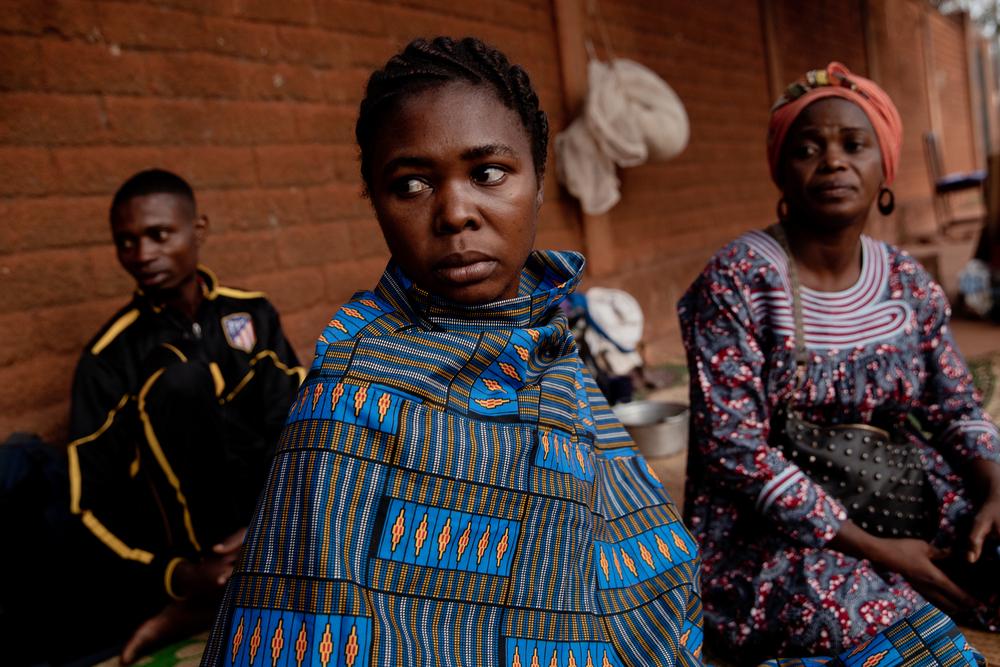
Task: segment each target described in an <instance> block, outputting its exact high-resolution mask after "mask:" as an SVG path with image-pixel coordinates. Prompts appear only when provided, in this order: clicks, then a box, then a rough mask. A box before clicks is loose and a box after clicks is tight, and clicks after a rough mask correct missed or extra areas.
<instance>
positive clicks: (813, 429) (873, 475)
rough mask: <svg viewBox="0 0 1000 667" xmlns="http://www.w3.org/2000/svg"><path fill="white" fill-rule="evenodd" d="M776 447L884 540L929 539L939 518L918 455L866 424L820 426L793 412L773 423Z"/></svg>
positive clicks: (910, 447)
mask: <svg viewBox="0 0 1000 667" xmlns="http://www.w3.org/2000/svg"><path fill="white" fill-rule="evenodd" d="M771 427H772V435H771V440H772V443H773V444H778V445H780V447H781V449H782V451H783V452H784V453H785V456H787V457H788V458H790V459H791V460H792V461H793V462H794V463H795V464H796V465H798V466H799V468H801V469H802V471H803V472H805V473H806V474H807V475H809V477H810V478H811V479H812V480H813V481H814V482H816V483H817V484H819V485H820V486H822V487H823V489H824V490H825V491H826V492H827V493H829V494H830V495H832V496H833V497H834V498H836V499H837V500H839V501H840V502H841V503H842V504H843V505H844V507H845V508H846V509H847V514H848V516H850V517H851V520H852V521H854V523H856V524H858V525H859V526H861V528H862V529H864V530H866V531H868V532H869V533H871V534H873V535H878V536H880V537H920V538H928V537H931V536H932V535H933V533H934V528H935V518H934V514H933V512H932V511H931V510H932V509H933V504H932V503H931V502H929V496H928V492H929V489H928V488H926V487H927V484H926V476H925V473H924V467H923V463H922V462H921V460H920V453H919V452H918V450H917V448H916V447H914V446H913V445H912V444H911V443H906V442H893V440H892V438H890V437H889V434H888V433H887V432H886V431H883V430H882V429H880V428H876V427H874V426H869V425H867V424H838V425H836V426H820V425H818V424H813V423H811V422H808V421H806V420H805V419H803V418H802V417H801V416H800V415H798V414H797V413H796V412H794V411H782V413H781V414H780V415H779V416H778V417H777V418H776V419H773V420H772V422H771Z"/></svg>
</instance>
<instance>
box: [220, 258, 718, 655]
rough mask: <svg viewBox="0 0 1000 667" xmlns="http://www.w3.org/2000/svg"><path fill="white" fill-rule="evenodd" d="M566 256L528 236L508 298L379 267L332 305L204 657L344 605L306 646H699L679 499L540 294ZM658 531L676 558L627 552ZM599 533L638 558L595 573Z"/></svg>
mask: <svg viewBox="0 0 1000 667" xmlns="http://www.w3.org/2000/svg"><path fill="white" fill-rule="evenodd" d="M581 268H582V258H580V257H579V256H577V255H574V254H562V253H535V254H534V255H532V258H531V259H530V260H529V263H528V266H526V268H525V271H524V272H523V274H522V280H521V296H519V297H518V298H516V299H512V300H509V301H506V302H501V303H499V304H487V305H485V306H476V307H472V308H464V307H461V306H455V305H453V304H447V303H442V302H440V301H439V300H437V299H435V298H434V297H433V296H431V295H428V294H426V293H422V292H420V290H419V288H417V287H415V286H414V285H413V284H412V283H410V282H409V281H408V279H407V278H406V276H405V275H404V274H402V272H400V271H399V270H398V268H397V267H395V266H392V265H390V267H389V268H388V269H387V270H386V272H385V274H384V275H383V279H382V281H381V282H380V283H379V285H378V287H376V289H375V290H374V291H373V292H366V293H362V294H359V295H356V296H355V298H354V300H353V301H352V302H351V303H349V304H347V305H346V306H344V307H341V308H340V309H338V311H337V312H336V313H335V314H334V316H333V317H332V318H331V320H330V323H329V325H328V326H327V327H326V330H325V331H324V332H323V334H322V336H321V337H320V338H319V340H318V342H317V345H316V355H315V357H314V360H313V363H312V367H311V370H310V372H309V375H308V377H307V378H306V381H305V382H304V383H303V385H302V387H301V388H300V391H299V396H298V398H297V400H296V402H295V404H294V405H293V406H292V409H291V410H290V412H289V416H288V422H287V424H286V427H285V430H284V432H283V434H282V437H281V439H280V441H279V443H278V447H277V452H276V455H275V459H274V463H273V465H272V470H271V474H270V478H269V481H268V484H267V486H266V487H265V490H264V492H263V494H262V496H261V499H260V505H259V510H258V512H257V514H256V515H255V517H254V519H253V521H251V524H250V526H249V529H248V533H247V538H246V541H245V544H244V549H243V552H242V555H241V559H240V562H239V564H238V566H237V568H236V571H235V572H234V574H233V577H232V579H231V580H230V583H229V585H228V587H227V592H226V598H225V601H224V603H223V606H222V610H221V612H220V616H219V620H218V622H217V623H216V626H215V630H214V632H213V635H212V640H211V641H210V643H209V646H208V647H207V650H206V653H205V664H208V665H217V664H230V663H231V662H232V659H233V658H232V657H231V656H232V655H235V656H236V660H237V661H239V660H241V659H244V660H246V664H249V652H248V649H247V648H246V647H247V646H248V644H247V643H246V642H247V641H249V639H248V637H252V636H253V633H254V630H255V628H256V623H257V619H258V618H259V619H261V620H260V627H261V630H260V632H259V633H258V639H257V640H256V641H258V642H259V644H257V646H258V648H257V649H256V650H257V651H258V653H256V654H255V657H254V664H257V661H262V662H267V661H268V659H270V658H272V657H273V656H271V654H270V653H267V652H265V649H267V648H268V647H270V646H271V644H269V643H268V642H270V641H272V640H274V641H275V642H276V643H275V646H278V645H281V644H282V642H284V645H285V646H286V647H287V646H290V645H292V644H291V643H289V642H292V643H294V642H293V640H292V639H290V637H291V636H292V634H293V633H295V634H296V637H295V638H296V640H297V638H298V634H300V633H301V628H302V627H305V629H306V630H305V635H304V637H305V640H304V641H305V642H316V641H319V642H321V644H322V636H323V630H325V623H326V621H325V620H324V621H322V623H321V622H320V621H317V620H315V619H318V618H322V619H326V618H327V617H329V618H342V619H350V620H343V621H342V622H341V624H340V625H337V624H336V623H334V622H331V623H330V628H331V630H330V641H329V642H327V643H326V644H322V646H325V647H326V648H324V649H323V650H324V651H329V653H328V654H327V658H323V659H324V660H329V662H330V663H334V664H346V663H336V662H335V661H336V660H339V659H341V658H340V657H339V656H340V655H341V653H343V651H342V648H341V647H346V646H356V647H357V653H352V655H353V658H351V659H353V660H354V661H355V663H354V664H361V663H360V662H359V661H362V660H368V661H370V662H371V663H372V664H374V663H378V664H385V665H390V664H391V665H414V664H476V665H482V666H483V667H490V666H496V667H500V666H501V665H510V664H518V663H519V664H522V665H524V667H529V666H530V665H532V664H533V663H532V658H533V657H534V656H537V658H536V660H537V661H540V664H546V665H548V664H555V665H565V666H566V667H569V665H572V664H576V665H579V666H580V667H584V665H586V664H588V662H587V660H588V654H589V657H590V659H591V660H592V663H591V664H594V665H603V664H608V665H643V664H696V660H695V659H694V658H692V657H691V656H692V655H694V654H692V653H691V652H690V651H689V650H688V649H687V648H685V647H686V646H688V643H690V645H691V646H692V647H695V646H696V645H697V646H700V636H701V635H700V622H701V620H700V619H701V604H700V600H699V599H698V586H697V573H698V568H697V564H696V558H697V556H696V554H697V552H696V550H695V548H694V543H693V541H691V539H690V537H687V539H686V540H685V539H684V538H682V537H680V536H678V537H677V538H676V540H675V538H674V533H677V532H685V531H684V529H683V526H681V525H680V524H679V523H678V514H677V510H676V508H675V507H673V505H672V504H671V503H670V499H669V497H668V496H667V494H666V492H665V491H664V489H663V487H662V484H660V483H659V482H658V481H657V480H656V479H655V477H654V476H652V475H651V473H650V472H649V468H648V465H647V464H646V462H645V461H644V460H642V458H641V457H640V456H639V455H638V453H637V451H636V449H635V448H634V446H633V445H632V442H631V440H630V439H629V438H628V434H627V432H626V431H625V430H624V429H623V428H622V426H621V424H620V423H619V422H618V421H617V420H616V419H615V418H614V415H613V413H612V412H611V410H610V408H609V407H608V406H607V403H606V402H605V401H604V398H603V396H602V395H601V394H600V391H599V390H598V388H597V386H596V384H595V383H594V382H593V380H592V379H591V378H590V377H589V376H588V375H587V374H586V372H585V371H584V369H583V365H582V362H581V361H580V358H579V355H578V354H577V351H576V344H575V341H574V339H573V336H572V334H571V333H570V330H569V327H568V325H567V322H566V318H565V316H564V315H563V314H562V313H561V311H560V310H559V308H558V304H559V302H560V301H561V300H562V299H563V298H564V297H565V296H566V294H567V293H568V292H569V291H571V290H572V289H573V288H574V287H575V285H576V283H577V282H578V281H579V277H580V270H581ZM658 529H662V530H659V532H657V531H658ZM664 531H665V532H664ZM685 534H686V532H685ZM658 536H659V537H660V540H661V541H665V540H669V545H668V546H665V547H664V548H663V550H664V551H666V553H667V554H668V555H669V557H670V558H671V559H673V561H674V562H673V566H672V567H671V561H670V560H668V558H667V557H665V556H663V555H662V552H661V551H655V552H653V553H652V554H646V556H644V550H645V549H647V548H648V549H657V537H658ZM595 541H600V542H601V543H602V544H604V545H607V546H606V548H608V549H614V550H615V554H616V555H617V557H618V558H619V559H620V560H624V561H625V563H624V564H622V563H620V566H621V567H623V568H625V569H627V568H628V567H629V565H628V563H629V562H632V563H633V565H634V566H635V567H636V568H637V572H638V574H637V575H635V576H633V575H631V574H623V575H622V576H621V577H620V578H618V579H615V581H614V585H615V588H609V589H602V588H599V587H598V584H597V580H598V575H597V567H598V565H597V564H596V563H595V557H596V556H595V554H596V551H595ZM678 544H680V545H682V546H683V547H684V548H685V549H687V554H686V555H685V554H684V550H683V549H682V548H681V547H680V546H678ZM650 545H651V546H650ZM630 559H631V560H630ZM647 559H648V560H651V561H652V562H653V564H654V567H655V572H652V573H651V574H652V576H650V573H648V572H647V571H648V570H649V567H650V566H649V565H648V564H647ZM639 568H642V569H639ZM623 571H624V570H623ZM616 576H617V575H616ZM625 577H631V579H628V580H626V579H625ZM241 619H243V620H242V624H243V625H242V628H243V629H242V634H238V633H240V632H241V631H240V627H241V625H240V623H241ZM310 619H313V620H310ZM279 621H280V625H279ZM366 623H367V624H366ZM310 624H311V625H310ZM320 625H322V626H323V627H322V628H320V629H319V630H317V628H319V626H320ZM348 626H350V627H348ZM279 627H280V632H278V630H277V629H278V628H279ZM338 628H339V634H338ZM353 628H357V629H356V640H354V643H350V644H347V643H345V642H348V641H349V638H350V637H351V634H350V633H351V632H352V629H353ZM636 628H638V630H636ZM317 632H319V633H320V634H319V638H318V639H317V638H316V637H317V635H316V633H317ZM276 633H277V635H276ZM345 633H347V634H345ZM275 636H277V637H278V639H277V640H275V639H274V637H275ZM234 642H235V644H240V643H241V642H242V645H243V648H242V649H240V650H238V651H236V652H235V653H233V652H232V647H233V646H234V645H235V644H234ZM366 647H368V648H367V649H366ZM282 650H287V648H284V649H282ZM301 650H303V651H306V652H307V653H308V656H320V658H322V655H321V654H319V653H317V652H316V651H318V650H319V649H318V648H316V649H314V647H313V645H312V644H310V645H309V646H308V647H306V648H304V649H301ZM692 650H693V649H692ZM241 651H243V652H241ZM338 651H340V653H338ZM352 651H353V649H352ZM227 653H228V654H231V656H230V657H228V658H227ZM276 655H277V656H278V657H277V660H278V661H279V662H280V661H281V660H283V659H285V656H287V655H293V656H294V655H295V654H294V653H291V654H289V653H279V654H276ZM303 655H306V654H303ZM343 655H344V656H345V658H344V659H345V660H346V659H347V658H346V656H347V654H346V653H343ZM671 656H673V657H671ZM685 656H687V657H685ZM675 658H676V659H675ZM292 659H293V660H294V657H293V658H292ZM553 660H554V661H555V662H553ZM313 662H315V663H316V664H322V660H319V658H317V659H316V660H314V661H313Z"/></svg>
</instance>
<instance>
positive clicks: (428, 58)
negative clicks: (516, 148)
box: [354, 37, 549, 185]
mask: <svg viewBox="0 0 1000 667" xmlns="http://www.w3.org/2000/svg"><path fill="white" fill-rule="evenodd" d="M453 81H464V82H468V83H471V84H473V85H480V84H482V85H488V86H491V87H492V89H493V91H494V92H495V93H496V95H497V98H498V99H499V100H500V101H501V102H502V103H503V104H504V106H506V107H507V108H508V109H511V110H512V111H514V112H516V113H517V114H518V116H519V117H520V119H521V123H522V124H523V125H524V129H525V130H526V131H527V133H528V137H529V138H530V140H531V157H532V161H533V162H534V165H535V175H536V177H537V178H538V181H539V183H540V182H541V180H542V176H543V174H544V173H545V158H546V151H547V149H548V144H549V121H548V118H547V117H546V116H545V112H544V111H542V110H541V109H540V108H539V106H538V95H537V94H536V93H535V89H534V88H532V87H531V81H530V80H529V79H528V73H527V72H525V71H524V69H522V68H521V67H520V66H518V65H511V64H510V61H508V60H507V56H505V55H504V54H503V53H501V52H500V51H499V50H497V49H495V48H493V47H492V46H489V45H487V44H485V43H484V42H482V41H480V40H478V39H476V38H474V37H466V38H464V39H462V40H460V41H457V42H456V41H455V40H453V39H451V38H449V37H436V38H434V39H433V40H431V41H427V40H426V39H415V40H413V41H412V42H410V43H409V44H408V45H407V46H406V48H405V49H403V51H402V52H400V53H398V54H396V55H394V56H393V57H392V58H390V59H389V61H388V62H387V63H386V64H385V67H383V68H382V69H380V70H377V71H375V72H374V73H373V74H372V75H371V77H370V78H369V79H368V85H367V87H366V89H365V98H364V100H362V102H361V109H360V111H359V113H358V122H357V125H356V126H355V129H354V134H355V137H356V138H357V141H358V147H359V148H360V150H361V177H362V178H363V179H364V182H365V184H366V185H370V182H371V181H370V178H371V162H370V160H371V154H372V151H373V150H374V142H375V138H376V137H377V136H378V130H379V123H380V121H381V120H382V117H383V116H384V114H385V113H387V112H388V111H391V110H393V109H395V108H396V107H397V105H398V104H399V100H400V99H402V98H404V97H406V96H407V95H412V94H414V93H419V92H423V91H425V90H427V89H429V88H433V87H435V86H440V85H443V84H446V83H449V82H453Z"/></svg>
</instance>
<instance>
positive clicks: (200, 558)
mask: <svg viewBox="0 0 1000 667" xmlns="http://www.w3.org/2000/svg"><path fill="white" fill-rule="evenodd" d="M110 217H111V229H112V235H113V238H114V243H115V247H116V248H117V253H118V260H119V262H120V263H121V265H122V267H123V268H124V269H125V270H126V271H127V272H128V273H129V274H130V275H131V276H132V277H133V278H134V279H135V281H136V283H137V289H136V292H135V296H134V297H133V298H132V301H131V302H130V303H129V304H128V305H126V306H125V307H124V308H122V309H121V310H120V311H119V312H118V313H116V314H115V315H114V316H113V317H112V318H111V319H110V320H109V321H108V323H107V324H106V325H105V326H104V327H102V329H101V330H100V331H99V332H98V333H97V335H96V336H95V337H94V338H93V340H92V341H91V342H90V343H89V344H88V346H87V349H86V350H85V351H84V352H83V355H82V357H81V359H80V362H79V365H78V366H77V370H76V376H75V379H74V383H73V399H72V409H71V410H72V411H71V419H70V432H71V434H70V437H71V439H72V441H71V442H70V445H69V450H68V453H69V480H70V509H71V511H72V513H73V514H74V515H78V516H79V517H80V518H81V520H82V523H83V525H84V526H85V527H86V528H87V530H88V531H89V534H91V535H92V536H93V538H94V539H96V541H97V543H100V544H101V545H102V548H101V550H102V551H103V553H104V556H106V557H107V560H106V561H105V564H106V568H105V572H106V573H107V576H106V577H103V579H104V580H105V581H104V582H102V586H103V587H104V590H106V591H107V594H108V595H107V597H106V599H105V600H104V603H105V606H115V607H116V612H117V615H118V616H119V617H120V618H121V619H122V624H123V627H127V626H128V624H130V623H131V625H132V628H133V629H134V627H135V626H136V625H138V626H139V627H138V629H136V630H135V632H134V634H133V635H132V637H131V639H129V640H128V641H127V642H126V643H125V647H124V649H123V652H122V658H123V659H124V660H125V661H126V662H130V661H131V660H133V659H134V658H135V657H137V656H138V655H139V653H140V652H141V651H142V650H143V649H144V648H146V647H148V646H149V645H151V644H153V643H156V642H157V641H160V640H162V639H165V638H168V637H169V636H170V635H171V634H176V633H177V632H179V631H183V630H188V629H190V628H191V627H192V626H196V625H197V624H198V622H200V620H201V618H203V617H205V618H209V617H210V616H211V611H212V608H213V607H214V604H215V602H216V601H217V599H218V595H219V594H220V593H221V590H222V586H223V584H224V583H225V581H226V579H227V578H228V576H229V574H230V572H231V571H232V566H233V562H234V560H235V558H236V556H237V554H238V551H239V546H240V544H241V542H242V535H243V532H244V531H245V528H246V525H247V523H248V521H249V519H250V516H251V514H252V511H253V507H254V504H255V502H256V498H257V496H258V495H259V493H260V491H261V489H262V487H263V483H264V480H265V477H266V474H267V470H268V466H269V463H270V459H271V455H272V453H273V451H274V447H275V444H276V441H277V438H278V436H279V434H280V431H281V427H282V425H283V423H284V419H285V416H286V414H287V412H288V407H289V405H290V403H291V401H292V400H293V398H294V395H295V391H296V388H297V387H298V384H299V382H300V381H301V379H302V377H303V375H304V371H303V369H302V368H301V367H300V366H299V365H298V360H297V359H296V357H295V353H294V352H293V351H292V348H291V346H290V345H289V344H288V341H287V340H286V338H285V336H284V333H283V332H282V330H281V325H280V323H279V320H278V314H277V312H276V311H275V310H274V307H273V306H271V304H270V303H269V302H268V301H267V299H266V298H265V297H264V295H263V294H261V293H259V292H246V291H242V290H237V289H232V288H228V287H223V286H221V285H219V283H218V281H217V279H216V278H215V276H214V275H213V274H212V273H211V271H209V270H208V269H207V268H205V267H202V266H200V265H199V264H198V252H199V249H200V247H201V245H202V244H203V243H204V241H205V236H206V234H207V232H208V219H207V218H206V217H205V216H203V215H199V213H198V211H197V207H196V203H195V197H194V193H193V192H192V190H191V188H190V186H189V185H188V184H187V183H186V182H185V181H184V180H183V179H181V178H180V177H178V176H176V175H174V174H172V173H170V172H166V171H162V170H156V169H154V170H149V171H144V172H141V173H139V174H136V175H135V176H133V177H132V178H130V179H129V180H128V181H126V182H125V184H124V185H122V186H121V188H120V189H119V191H118V193H117V194H116V195H115V198H114V201H113V202H112V205H111V216H110ZM141 619H147V620H145V622H142V623H140V621H141Z"/></svg>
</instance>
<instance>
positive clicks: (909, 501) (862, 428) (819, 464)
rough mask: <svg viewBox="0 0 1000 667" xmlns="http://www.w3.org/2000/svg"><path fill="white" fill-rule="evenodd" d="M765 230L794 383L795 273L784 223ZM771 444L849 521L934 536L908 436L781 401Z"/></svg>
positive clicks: (893, 532) (798, 360)
mask: <svg viewBox="0 0 1000 667" xmlns="http://www.w3.org/2000/svg"><path fill="white" fill-rule="evenodd" d="M768 232H769V233H770V234H771V235H772V236H774V237H775V238H776V239H777V240H778V242H779V243H781V245H782V247H783V248H784V250H785V254H786V255H788V273H789V282H791V290H792V310H793V316H794V319H795V365H796V368H795V376H796V388H798V387H800V386H801V384H802V382H803V381H804V380H805V370H806V365H807V364H808V362H809V357H808V354H807V351H806V345H805V327H804V325H803V320H802V304H801V301H800V299H799V281H798V275H797V271H796V268H795V263H794V260H793V258H792V253H791V250H790V248H789V246H788V241H787V239H786V238H785V235H784V230H782V228H781V225H780V224H777V225H774V226H772V227H770V228H769V229H768ZM771 444H772V445H775V446H778V447H779V448H780V449H781V450H782V451H783V452H784V454H785V456H786V457H788V458H789V459H790V460H792V461H793V462H794V463H795V464H796V465H797V466H798V467H799V468H800V469H801V470H802V471H803V472H804V473H805V474H806V475H808V476H809V477H810V479H812V480H813V481H814V482H815V483H817V484H819V485H820V486H822V487H823V489H824V490H825V491H826V492H827V493H829V494H830V495H832V496H833V497H834V498H836V499H837V500H839V501H840V502H841V503H842V504H843V505H844V507H845V508H846V510H847V514H848V516H849V517H850V518H851V520H852V521H854V522H855V523H856V524H858V525H859V526H861V528H862V529H864V530H866V531H867V532H869V533H871V534H873V535H878V536H880V537H920V538H925V539H926V538H929V537H931V536H932V535H933V533H934V530H935V525H936V521H935V517H934V512H933V507H934V503H933V501H932V498H931V495H930V489H929V488H927V486H928V485H927V483H926V473H925V470H924V466H923V463H922V461H921V459H920V453H919V451H918V450H917V448H916V447H914V446H913V444H912V443H909V442H907V441H906V439H905V436H904V437H899V438H893V437H892V436H891V435H890V434H889V432H887V431H885V430H883V429H881V428H877V427H875V426H870V425H868V424H837V425H832V426H831V425H820V424H814V423H812V422H809V421H807V420H806V419H804V418H803V417H802V415H801V414H800V413H799V412H798V411H797V410H796V409H794V407H792V406H785V407H784V408H782V409H780V410H778V411H777V414H775V416H774V417H773V418H772V420H771Z"/></svg>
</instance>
